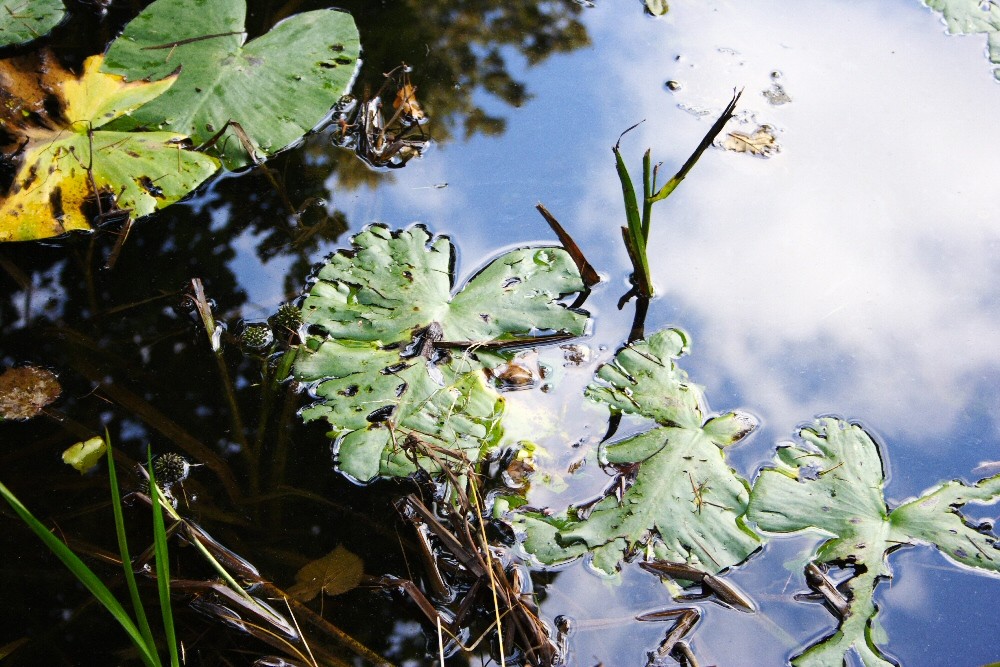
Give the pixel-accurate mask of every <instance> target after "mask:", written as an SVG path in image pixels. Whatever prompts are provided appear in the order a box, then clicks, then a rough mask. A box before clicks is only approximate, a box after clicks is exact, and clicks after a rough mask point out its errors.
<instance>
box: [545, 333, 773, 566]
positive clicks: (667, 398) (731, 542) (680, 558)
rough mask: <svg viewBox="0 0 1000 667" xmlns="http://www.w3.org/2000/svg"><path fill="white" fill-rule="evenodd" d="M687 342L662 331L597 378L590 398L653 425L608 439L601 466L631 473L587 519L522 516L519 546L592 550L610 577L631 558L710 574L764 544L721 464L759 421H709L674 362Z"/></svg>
mask: <svg viewBox="0 0 1000 667" xmlns="http://www.w3.org/2000/svg"><path fill="white" fill-rule="evenodd" d="M686 345H687V340H686V338H685V336H684V335H683V334H682V333H681V332H679V331H676V330H673V329H667V330H664V331H660V332H658V333H656V334H653V335H652V336H650V338H649V339H648V340H646V341H639V342H637V343H633V344H631V345H629V346H626V347H625V348H623V349H622V350H621V351H619V352H618V354H617V355H616V357H615V360H614V362H613V363H610V364H605V365H604V366H602V367H601V369H600V371H599V372H598V380H599V381H598V382H597V383H595V384H592V385H591V386H590V388H589V389H588V390H587V394H588V396H589V397H590V398H591V399H593V400H596V401H599V402H601V403H605V404H607V405H608V406H609V407H610V408H611V409H612V410H614V411H617V412H623V413H632V414H637V415H640V416H642V417H646V418H648V419H651V420H653V421H655V422H656V423H657V424H658V426H657V427H655V428H653V429H651V430H648V431H646V432H644V433H640V434H639V435H636V436H633V437H630V438H626V439H624V440H620V441H617V442H614V443H612V444H610V445H608V446H607V447H606V449H605V450H604V452H603V458H604V460H605V461H606V462H607V463H608V464H610V465H613V466H617V467H619V468H620V469H627V470H629V471H630V473H629V475H634V481H629V480H628V479H627V477H626V476H622V477H620V478H619V480H618V481H616V483H615V484H614V485H613V486H612V488H611V489H609V492H608V494H607V495H606V496H605V497H604V498H603V499H602V500H600V501H599V502H598V503H597V504H596V505H594V506H593V507H592V508H589V510H588V513H587V514H586V516H585V518H577V516H578V514H577V513H575V512H571V513H569V514H567V515H561V516H557V517H555V518H552V517H542V516H540V515H532V516H528V517H527V519H526V523H525V528H526V532H527V539H526V541H525V548H526V549H527V550H528V551H529V552H531V553H533V554H534V555H535V556H537V557H538V559H539V560H541V561H542V562H543V563H556V562H560V561H564V560H566V559H567V558H570V557H574V556H576V555H579V554H582V553H585V552H590V553H592V554H593V561H592V564H593V566H594V567H595V568H596V569H597V570H599V571H601V572H604V573H607V574H612V573H614V572H615V571H616V570H617V569H618V568H619V566H620V563H621V561H623V560H626V559H628V558H629V556H630V555H631V554H636V553H640V552H642V551H645V553H646V554H649V555H650V556H652V557H653V558H655V559H657V560H665V561H670V562H675V563H687V564H689V565H692V566H695V567H697V568H698V569H700V570H702V571H704V572H709V573H715V572H719V571H721V570H724V569H725V568H727V567H730V566H732V565H735V564H737V563H739V562H742V561H743V560H745V559H746V558H747V556H749V555H750V554H751V553H753V551H755V550H756V549H757V548H758V546H759V545H760V540H759V538H758V537H757V536H756V535H755V534H754V533H753V532H752V531H751V530H750V529H749V528H747V527H746V526H745V525H744V523H743V519H742V515H743V514H744V512H745V510H746V505H747V502H748V499H749V485H748V484H747V483H746V481H745V480H744V479H742V478H741V477H740V476H739V475H738V474H737V473H736V472H735V471H734V470H733V469H732V468H730V467H729V465H728V464H727V463H726V460H725V451H724V450H725V447H727V446H729V445H732V444H734V443H736V442H737V441H739V440H740V439H741V438H743V437H744V436H746V435H747V434H748V433H750V432H751V431H752V430H753V429H754V428H755V427H756V421H755V420H754V419H753V418H752V417H750V416H749V415H746V414H744V413H738V412H731V413H727V414H724V415H721V416H719V417H714V418H711V419H708V420H706V419H705V415H704V409H703V405H704V399H703V397H702V395H701V391H700V389H699V388H698V387H697V386H696V385H694V384H692V383H690V382H689V381H688V377H687V373H685V372H684V371H683V370H681V369H680V368H678V367H677V366H676V365H675V364H674V359H676V358H678V357H680V356H681V355H682V354H683V353H684V351H685V348H686Z"/></svg>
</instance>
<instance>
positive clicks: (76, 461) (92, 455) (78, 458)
mask: <svg viewBox="0 0 1000 667" xmlns="http://www.w3.org/2000/svg"><path fill="white" fill-rule="evenodd" d="M106 449H107V445H106V444H105V443H104V438H102V437H100V436H94V437H93V438H91V439H90V440H84V441H83V442H78V443H76V444H75V445H70V446H69V447H68V448H67V449H66V451H64V452H63V454H62V460H63V463H65V464H67V465H71V466H73V467H74V468H76V469H77V470H79V471H80V474H81V475H82V474H83V473H85V472H87V471H88V470H90V469H91V468H93V467H94V466H96V465H97V464H98V463H99V462H100V460H101V459H102V458H104V452H105V450H106Z"/></svg>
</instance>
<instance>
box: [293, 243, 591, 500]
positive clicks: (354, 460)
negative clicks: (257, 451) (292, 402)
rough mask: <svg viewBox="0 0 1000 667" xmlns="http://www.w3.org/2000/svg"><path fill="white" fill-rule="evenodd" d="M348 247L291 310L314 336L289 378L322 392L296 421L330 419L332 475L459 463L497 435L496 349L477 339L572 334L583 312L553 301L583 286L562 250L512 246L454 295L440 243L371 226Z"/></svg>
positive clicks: (446, 247)
mask: <svg viewBox="0 0 1000 667" xmlns="http://www.w3.org/2000/svg"><path fill="white" fill-rule="evenodd" d="M352 244H353V249H352V250H351V251H349V252H341V253H338V254H335V255H333V256H332V257H331V258H330V259H329V260H328V261H327V263H326V264H325V265H324V266H323V267H322V268H321V269H320V270H319V272H318V273H317V276H316V277H317V280H316V282H315V283H314V284H313V285H312V287H311V289H310V290H309V294H308V296H307V297H306V299H305V301H304V302H303V304H302V318H303V323H304V324H305V325H306V326H307V327H310V330H311V331H312V332H313V333H312V335H310V336H309V337H308V338H307V340H306V341H305V345H304V346H303V348H302V349H301V350H300V352H299V354H298V355H297V357H296V361H295V367H294V373H295V376H296V377H297V378H298V379H299V380H301V381H304V382H309V383H312V386H313V388H312V392H313V394H314V395H315V396H316V397H317V398H318V399H320V400H319V401H318V402H317V403H315V404H313V405H311V406H309V407H307V408H305V409H304V410H303V411H302V417H303V419H305V420H306V421H312V420H316V419H323V420H325V421H326V422H327V423H329V424H330V427H331V431H330V435H331V437H333V438H335V439H336V442H337V446H336V447H337V465H338V468H339V470H341V472H343V473H345V474H346V475H348V476H350V477H352V478H354V479H356V480H358V481H360V482H368V481H371V480H373V479H375V478H376V477H378V476H397V477H401V476H406V475H409V474H411V473H413V472H414V471H415V470H417V468H423V469H426V470H429V471H431V472H436V471H439V470H441V468H442V467H443V466H449V467H450V466H454V467H455V468H456V469H464V467H465V466H467V465H468V464H469V463H475V462H476V461H478V460H479V458H480V457H481V455H482V454H483V453H484V452H485V451H487V450H489V449H491V448H492V447H494V446H496V444H498V443H499V441H500V438H501V436H502V428H501V417H502V414H503V399H502V398H501V397H500V395H499V394H497V393H496V391H495V390H493V389H492V388H491V387H490V386H489V385H488V384H487V380H486V376H485V373H484V372H483V369H484V368H485V367H488V366H492V365H495V364H497V363H499V362H500V360H501V355H499V354H498V353H497V352H496V351H488V350H484V349H480V348H481V346H483V345H486V346H487V348H489V347H491V346H493V345H496V344H497V343H498V342H499V343H509V342H513V341H530V340H531V336H532V335H533V334H535V333H538V332H543V331H545V332H563V333H568V334H573V335H579V334H581V333H583V330H584V328H585V325H586V322H587V315H586V314H585V313H582V312H578V311H574V310H570V309H569V308H567V307H566V306H564V305H563V304H561V303H560V302H559V300H560V299H561V297H563V296H565V295H567V294H570V293H573V292H577V291H580V290H582V289H583V288H584V287H583V282H582V280H581V278H580V274H579V271H578V270H577V268H576V265H575V264H574V263H573V261H572V259H571V258H570V257H569V255H568V253H566V251H564V250H562V249H559V248H551V247H536V248H521V249H517V250H512V251H510V252H508V253H506V254H504V255H502V256H500V257H498V258H497V259H495V260H493V261H492V262H491V263H490V264H489V265H488V266H487V267H486V268H484V269H483V270H482V271H480V272H479V273H478V274H476V275H475V276H474V277H473V278H472V279H471V280H470V281H469V282H468V283H467V284H466V285H465V286H464V287H463V288H462V289H461V290H459V291H458V293H456V294H453V293H452V288H453V285H454V281H455V276H454V265H455V250H454V247H453V246H452V245H451V242H450V241H449V240H448V239H447V238H445V237H437V238H432V237H431V235H430V233H429V232H428V231H427V230H426V229H425V228H423V227H421V226H414V227H411V228H409V229H406V230H402V231H398V232H391V231H389V230H388V229H386V228H385V227H382V226H378V225H376V226H372V227H369V228H367V229H366V230H364V231H362V232H361V233H359V234H358V235H357V236H355V237H354V238H353V239H352ZM449 344H450V345H451V346H450V347H449Z"/></svg>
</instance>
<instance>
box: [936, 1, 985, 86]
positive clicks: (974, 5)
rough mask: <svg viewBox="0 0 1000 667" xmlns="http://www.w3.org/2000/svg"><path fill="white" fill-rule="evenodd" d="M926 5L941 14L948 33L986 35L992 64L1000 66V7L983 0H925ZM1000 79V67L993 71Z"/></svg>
mask: <svg viewBox="0 0 1000 667" xmlns="http://www.w3.org/2000/svg"><path fill="white" fill-rule="evenodd" d="M924 4H925V5H927V6H928V7H930V8H931V9H935V10H937V11H939V12H941V14H942V16H943V17H944V22H945V23H946V24H947V26H948V32H950V33H952V34H956V35H971V34H976V33H984V34H986V36H987V45H988V49H989V58H990V62H991V63H993V64H994V65H1000V7H998V6H997V4H996V3H994V2H982V0H924ZM993 75H994V76H995V77H996V78H998V79H1000V67H995V68H994V69H993Z"/></svg>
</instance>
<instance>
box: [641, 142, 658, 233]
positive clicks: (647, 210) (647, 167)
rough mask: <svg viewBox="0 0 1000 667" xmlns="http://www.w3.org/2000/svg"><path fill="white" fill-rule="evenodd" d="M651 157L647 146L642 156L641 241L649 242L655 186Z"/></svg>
mask: <svg viewBox="0 0 1000 667" xmlns="http://www.w3.org/2000/svg"><path fill="white" fill-rule="evenodd" d="M652 163H653V157H652V155H650V150H649V149H648V148H647V149H646V152H645V153H644V154H643V156H642V242H643V243H647V244H648V243H649V222H650V220H652V214H653V202H652V201H651V200H650V197H652V196H653V188H655V187H656V179H655V178H654V177H653V169H652Z"/></svg>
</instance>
